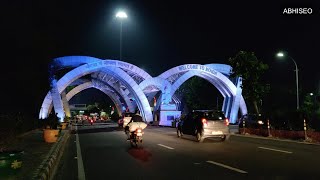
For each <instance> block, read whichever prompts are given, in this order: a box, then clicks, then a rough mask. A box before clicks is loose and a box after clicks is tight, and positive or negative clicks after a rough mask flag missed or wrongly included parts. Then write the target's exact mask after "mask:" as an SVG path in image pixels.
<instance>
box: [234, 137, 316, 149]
mask: <svg viewBox="0 0 320 180" xmlns="http://www.w3.org/2000/svg"><path fill="white" fill-rule="evenodd" d="M231 135H232V136H238V137H245V138H254V139H265V140H272V141H282V142H290V143H298V144H308V145H316V146H320V143H311V142H300V141H294V140H288V139H278V138H270V137H261V136H252V135H242V134H231Z"/></svg>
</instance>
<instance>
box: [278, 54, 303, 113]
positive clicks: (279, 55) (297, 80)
mask: <svg viewBox="0 0 320 180" xmlns="http://www.w3.org/2000/svg"><path fill="white" fill-rule="evenodd" d="M277 56H278V57H284V56H287V57H289V58H290V59H291V60H292V61H293V63H294V65H295V67H296V70H295V71H296V86H297V110H298V109H299V76H298V66H297V63H296V61H295V60H294V59H293V58H292V57H291V56H289V55H288V54H287V53H286V54H284V53H283V52H279V53H278V54H277Z"/></svg>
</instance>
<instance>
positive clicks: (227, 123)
mask: <svg viewBox="0 0 320 180" xmlns="http://www.w3.org/2000/svg"><path fill="white" fill-rule="evenodd" d="M225 123H226V126H229V119H228V118H226V119H225Z"/></svg>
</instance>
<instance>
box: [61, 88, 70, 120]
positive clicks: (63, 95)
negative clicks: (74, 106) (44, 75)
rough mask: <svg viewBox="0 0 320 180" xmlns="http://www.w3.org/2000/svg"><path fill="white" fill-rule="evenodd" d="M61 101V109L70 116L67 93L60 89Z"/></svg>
mask: <svg viewBox="0 0 320 180" xmlns="http://www.w3.org/2000/svg"><path fill="white" fill-rule="evenodd" d="M61 98H62V103H63V109H64V112H65V114H66V116H67V117H71V112H70V107H69V102H68V100H67V94H66V91H62V93H61Z"/></svg>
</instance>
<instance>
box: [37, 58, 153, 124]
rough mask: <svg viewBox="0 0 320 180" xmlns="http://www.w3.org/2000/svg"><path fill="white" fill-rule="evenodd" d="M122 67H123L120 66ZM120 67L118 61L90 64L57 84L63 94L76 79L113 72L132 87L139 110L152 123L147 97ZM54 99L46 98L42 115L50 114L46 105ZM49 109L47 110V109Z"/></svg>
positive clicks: (81, 67) (74, 71) (71, 73)
mask: <svg viewBox="0 0 320 180" xmlns="http://www.w3.org/2000/svg"><path fill="white" fill-rule="evenodd" d="M119 66H121V65H119ZM119 66H118V61H103V62H95V63H90V64H85V65H81V66H79V67H77V68H75V69H73V70H71V71H69V72H68V73H67V74H65V75H64V76H63V77H62V78H61V79H60V80H59V81H58V82H57V89H58V91H59V93H60V94H61V92H62V91H63V90H64V89H65V88H66V87H67V86H68V85H69V84H70V83H72V82H73V81H75V80H76V79H79V78H80V77H82V76H85V75H87V74H91V73H93V72H96V71H101V70H107V72H111V75H113V76H118V78H120V79H122V81H123V82H125V83H126V84H127V85H128V87H130V89H131V91H132V92H134V93H133V94H135V96H136V97H135V98H136V99H137V100H138V101H137V102H138V103H139V109H140V111H141V112H143V113H145V114H144V119H145V120H146V121H152V113H151V108H150V105H149V103H147V102H148V101H147V99H146V97H145V95H144V94H143V92H142V90H141V89H140V88H139V86H138V85H137V83H136V82H135V81H134V80H133V79H132V78H131V77H130V76H129V75H128V74H126V72H124V71H123V70H122V69H120V68H119ZM51 100H52V98H49V97H48V96H46V99H45V100H44V103H43V104H44V106H42V108H41V113H42V115H43V114H48V108H49V106H45V105H46V104H50V101H51ZM46 107H47V109H45V108H46Z"/></svg>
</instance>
